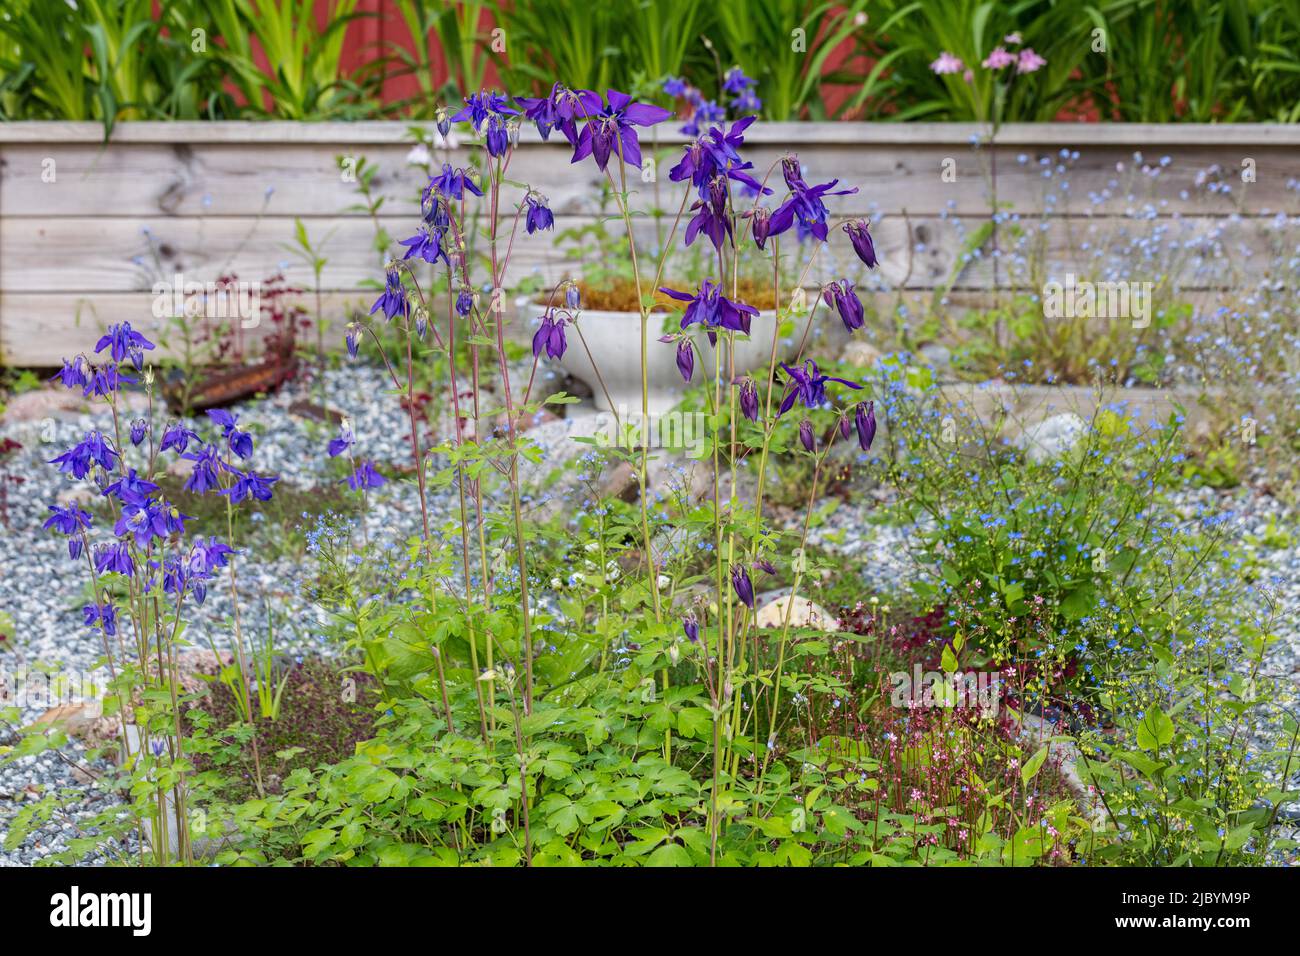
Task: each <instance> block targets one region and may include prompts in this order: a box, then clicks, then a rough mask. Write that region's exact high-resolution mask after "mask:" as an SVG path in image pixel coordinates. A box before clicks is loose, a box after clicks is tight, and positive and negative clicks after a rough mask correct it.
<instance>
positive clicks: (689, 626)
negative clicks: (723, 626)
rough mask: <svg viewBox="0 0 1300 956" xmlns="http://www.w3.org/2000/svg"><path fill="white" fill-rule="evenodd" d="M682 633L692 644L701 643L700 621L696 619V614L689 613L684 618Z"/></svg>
mask: <svg viewBox="0 0 1300 956" xmlns="http://www.w3.org/2000/svg"><path fill="white" fill-rule="evenodd" d="M682 633H683V634H685V635H686V639H687V640H688V641H690V642H691V643H692V644H700V622H699V621H697V620H696V619H695V615H694V614H687V615H686V617H684V618H682Z"/></svg>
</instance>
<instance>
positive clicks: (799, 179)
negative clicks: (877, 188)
mask: <svg viewBox="0 0 1300 956" xmlns="http://www.w3.org/2000/svg"><path fill="white" fill-rule="evenodd" d="M781 174H782V176H783V177H784V178H785V184H786V186H787V187H789V189H790V198H789V199H787V200H786V201H785V202H783V203H782V204H781V205H780V207H778V208H777V210H776V212H774V213H773V214H772V221H771V224H770V226H769V233H770V234H772V235H779V234H780V233H782V232H785V230H787V229H789V228H790V225H791V224H792V223H798V224H799V225H800V226H801V227H802V228H803V229H805V230H807V232H808V234H810V235H811V236H813V237H814V238H815V239H818V240H819V241H821V242H825V241H826V237H827V235H828V234H829V229H828V228H827V226H826V218H827V216H829V215H830V210H828V209H827V208H826V203H825V201H824V200H825V199H826V197H827V196H848V195H852V194H853V193H856V192H857V191H858V189H857V187H856V186H854V187H853V188H851V189H836V188H835V187H836V186H837V185H839V180H838V179H832V180H831V181H830V182H828V183H821V184H820V185H817V186H809V185H808V184H807V183H806V182H805V181H804V178H803V170H802V168H801V167H800V165H799V160H798V159H797V158H795V157H794V156H787V157H785V158H784V159H782V160H781Z"/></svg>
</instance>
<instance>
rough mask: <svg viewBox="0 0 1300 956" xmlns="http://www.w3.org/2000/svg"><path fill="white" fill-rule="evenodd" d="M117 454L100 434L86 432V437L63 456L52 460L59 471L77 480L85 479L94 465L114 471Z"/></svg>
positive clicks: (51, 462)
mask: <svg viewBox="0 0 1300 956" xmlns="http://www.w3.org/2000/svg"><path fill="white" fill-rule="evenodd" d="M117 457H118V455H117V452H116V451H115V450H114V449H113V446H112V445H111V444H110V443H109V441H108V439H107V438H105V437H104V436H103V435H101V434H100V433H99V432H86V436H85V437H84V438H83V439H82V440H81V441H80V442H78V443H77V444H76V445H74V446H72V447H71V448H69V449H68V450H67V451H65V452H64V453H63V454H62V455H59V456H57V457H55V458H51V459H50V464H52V465H58V466H59V471H60V472H62V473H63V474H65V475H72V477H74V478H77V479H82V478H85V477H86V475H87V474H89V473H90V468H91V466H92V465H99V467H101V468H103V469H104V470H105V471H112V470H113V467H114V465H115V464H116V462H117Z"/></svg>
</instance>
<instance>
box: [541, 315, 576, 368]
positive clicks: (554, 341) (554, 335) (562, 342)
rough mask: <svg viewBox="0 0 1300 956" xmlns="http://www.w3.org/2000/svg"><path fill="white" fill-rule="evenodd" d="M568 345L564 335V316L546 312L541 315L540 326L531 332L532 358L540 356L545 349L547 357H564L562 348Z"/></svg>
mask: <svg viewBox="0 0 1300 956" xmlns="http://www.w3.org/2000/svg"><path fill="white" fill-rule="evenodd" d="M568 347H569V343H568V340H567V339H565V337H564V317H563V316H557V315H555V314H554V313H551V312H548V313H546V315H544V316H542V324H541V326H540V327H539V328H538V329H537V331H536V332H535V333H533V358H538V357H540V356H541V354H542V351H543V350H545V352H546V354H547V356H548V357H549V358H552V359H557V360H558V359H561V358H563V357H564V350H565V349H567V348H568Z"/></svg>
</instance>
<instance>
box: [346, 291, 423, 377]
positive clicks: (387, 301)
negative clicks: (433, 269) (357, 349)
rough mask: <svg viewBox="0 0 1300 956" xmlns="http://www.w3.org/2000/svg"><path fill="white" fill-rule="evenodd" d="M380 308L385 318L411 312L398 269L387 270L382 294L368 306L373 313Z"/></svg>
mask: <svg viewBox="0 0 1300 956" xmlns="http://www.w3.org/2000/svg"><path fill="white" fill-rule="evenodd" d="M380 309H382V310H383V312H384V317H385V318H387V319H393V318H395V317H396V316H399V315H400V316H403V317H405V316H407V315H409V314H410V312H411V303H410V302H409V301H407V298H406V287H405V286H404V285H402V273H401V272H400V271H399V270H398V269H389V270H388V275H387V276H386V277H385V279H384V294H383V295H381V296H380V297H379V298H378V299H376V300H375V304H374V305H372V306H371V307H370V314H371V315H374V314H375V313H376V312H378V311H379V310H380ZM349 351H351V350H350V349H349ZM355 357H356V353H353V358H355Z"/></svg>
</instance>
